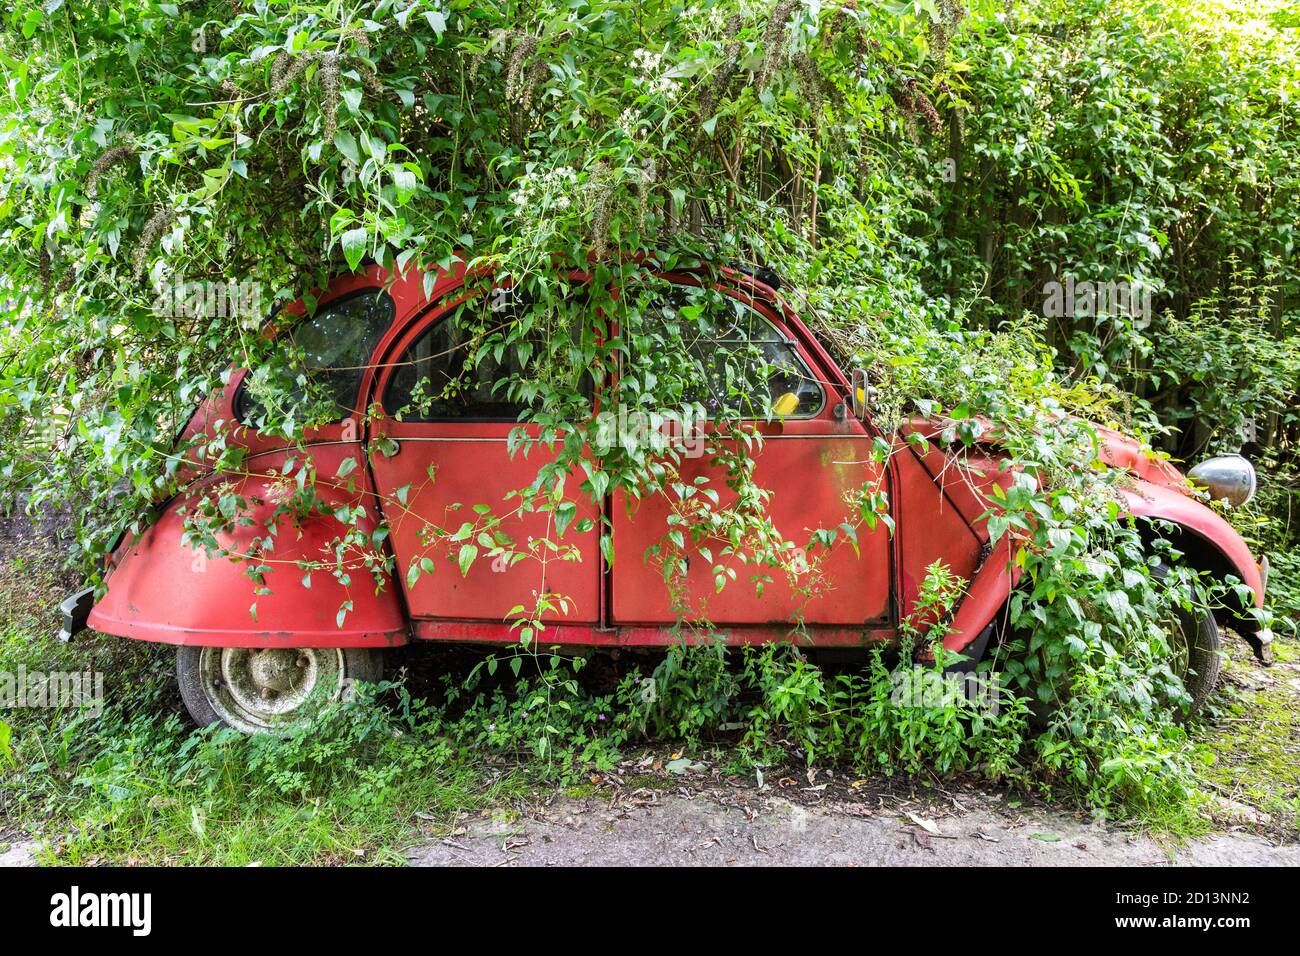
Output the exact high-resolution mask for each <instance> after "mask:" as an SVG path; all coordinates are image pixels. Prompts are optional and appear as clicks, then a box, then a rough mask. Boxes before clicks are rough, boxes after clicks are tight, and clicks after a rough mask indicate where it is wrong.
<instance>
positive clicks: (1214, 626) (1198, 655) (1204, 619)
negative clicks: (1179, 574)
mask: <svg viewBox="0 0 1300 956" xmlns="http://www.w3.org/2000/svg"><path fill="white" fill-rule="evenodd" d="M1168 573H1169V571H1168V568H1167V566H1166V565H1164V564H1159V565H1157V566H1156V567H1155V575H1156V577H1158V578H1163V577H1164V576H1165V575H1166V574H1168ZM1169 641H1170V646H1171V647H1172V648H1173V650H1174V653H1175V655H1176V657H1175V660H1174V661H1173V667H1172V670H1173V671H1174V674H1175V675H1176V676H1178V677H1179V678H1181V679H1182V681H1183V684H1184V686H1186V688H1187V693H1188V694H1189V695H1190V696H1191V698H1192V704H1191V707H1190V708H1188V715H1189V716H1190V715H1192V714H1195V713H1196V712H1197V711H1199V710H1200V709H1201V708H1202V707H1204V706H1205V702H1206V701H1207V700H1209V699H1210V695H1211V694H1213V693H1214V688H1215V687H1216V686H1217V685H1218V683H1219V672H1220V671H1221V670H1222V668H1223V656H1222V653H1221V651H1222V647H1223V639H1222V636H1221V634H1220V632H1219V623H1218V621H1216V620H1215V619H1214V614H1213V613H1211V612H1210V610H1209V608H1203V607H1198V608H1193V609H1191V610H1188V609H1187V608H1184V607H1178V608H1175V609H1174V621H1173V622H1171V627H1170V634H1169Z"/></svg>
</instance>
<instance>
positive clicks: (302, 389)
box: [235, 289, 396, 425]
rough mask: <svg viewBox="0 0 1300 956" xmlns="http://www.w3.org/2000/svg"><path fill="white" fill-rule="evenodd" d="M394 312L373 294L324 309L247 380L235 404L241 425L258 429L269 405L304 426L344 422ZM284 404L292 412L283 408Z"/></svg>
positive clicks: (371, 291) (379, 293) (300, 325)
mask: <svg viewBox="0 0 1300 956" xmlns="http://www.w3.org/2000/svg"><path fill="white" fill-rule="evenodd" d="M395 311H396V307H395V306H394V304H393V300H392V297H391V296H389V294H388V293H387V292H384V291H382V290H375V289H365V290H363V291H361V292H358V293H355V294H353V295H350V296H347V297H346V298H342V299H337V300H335V301H333V302H330V303H329V304H327V305H323V306H321V307H320V308H319V309H317V310H316V313H315V314H314V315H312V316H309V317H308V318H305V319H303V320H302V321H301V322H299V323H298V324H297V325H296V326H294V327H293V329H292V330H291V331H290V332H288V333H287V334H286V335H285V336H284V337H283V339H282V347H281V348H280V349H279V351H278V353H277V354H276V355H275V356H274V358H273V360H272V361H271V362H270V363H268V364H267V365H266V366H264V367H263V368H259V369H257V370H255V371H254V372H252V373H250V374H249V375H248V376H247V377H246V378H245V379H244V383H243V385H242V386H240V389H239V395H238V396H237V398H236V401H235V414H236V415H237V416H238V417H239V420H240V421H242V422H244V423H245V424H249V425H257V424H260V423H261V422H262V421H264V420H265V418H266V415H267V412H268V406H270V405H275V406H276V409H277V411H279V412H280V413H281V416H283V415H289V416H291V417H294V418H296V419H298V420H300V421H301V420H303V419H305V418H310V419H312V420H314V421H317V422H321V421H340V420H342V419H344V418H346V417H347V416H348V415H350V414H351V413H352V410H353V408H355V407H356V403H357V392H358V391H359V390H360V388H361V378H362V375H363V374H364V372H365V369H366V367H367V366H368V365H369V364H370V361H371V358H372V356H373V355H374V351H375V347H376V346H377V345H378V344H379V339H380V338H381V337H382V336H383V334H384V332H385V331H386V330H387V329H388V327H389V326H390V325H391V324H392V322H393V316H394V313H395ZM277 393H278V395H277ZM273 396H275V397H273ZM281 402H283V403H285V404H287V405H288V406H289V407H287V408H282V407H280V404H281Z"/></svg>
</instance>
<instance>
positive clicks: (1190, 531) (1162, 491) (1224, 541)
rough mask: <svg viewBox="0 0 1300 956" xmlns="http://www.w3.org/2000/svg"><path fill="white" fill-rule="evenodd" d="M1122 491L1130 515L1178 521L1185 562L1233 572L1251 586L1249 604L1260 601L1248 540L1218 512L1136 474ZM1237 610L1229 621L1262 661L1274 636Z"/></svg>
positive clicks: (1260, 585)
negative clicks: (1236, 614)
mask: <svg viewBox="0 0 1300 956" xmlns="http://www.w3.org/2000/svg"><path fill="white" fill-rule="evenodd" d="M1124 496H1125V498H1126V500H1127V505H1128V508H1127V511H1128V513H1129V514H1131V515H1133V516H1134V517H1136V518H1148V519H1158V520H1163V521H1168V522H1170V523H1171V524H1173V525H1175V526H1177V528H1178V529H1179V531H1180V532H1181V534H1182V536H1183V537H1182V540H1181V541H1179V543H1178V547H1179V550H1181V551H1182V552H1183V553H1184V554H1186V555H1187V560H1188V563H1189V564H1191V565H1192V566H1193V567H1195V568H1196V569H1197V570H1201V571H1210V572H1212V573H1214V574H1215V575H1216V576H1222V575H1224V574H1232V575H1235V576H1236V577H1238V578H1240V579H1241V581H1242V583H1244V584H1245V585H1246V586H1247V587H1249V588H1250V590H1251V593H1252V594H1253V595H1254V602H1253V606H1254V607H1256V608H1262V607H1263V606H1264V575H1263V573H1262V571H1261V570H1260V566H1259V565H1258V564H1257V563H1256V562H1255V556H1254V555H1253V554H1251V553H1250V547H1249V545H1247V544H1246V542H1245V541H1243V540H1242V538H1241V535H1239V534H1238V533H1237V531H1236V529H1235V528H1233V527H1232V525H1230V524H1228V522H1227V521H1225V520H1224V519H1223V517H1222V516H1220V515H1219V514H1218V513H1217V512H1215V511H1214V510H1213V509H1211V508H1209V507H1208V506H1206V505H1204V504H1202V503H1201V502H1200V501H1198V500H1196V499H1195V498H1193V497H1191V496H1190V495H1187V494H1184V493H1183V492H1182V491H1180V490H1179V489H1178V488H1176V487H1169V486H1167V485H1160V484H1154V483H1152V482H1150V481H1145V480H1143V479H1140V478H1139V479H1136V480H1135V481H1134V482H1133V484H1132V486H1130V487H1128V488H1126V489H1124ZM1236 610H1237V612H1238V615H1239V619H1238V620H1235V621H1233V624H1234V625H1235V629H1236V630H1238V631H1239V632H1240V633H1241V635H1242V636H1243V637H1244V638H1246V640H1247V641H1248V642H1249V643H1250V645H1251V648H1252V649H1253V650H1254V652H1255V656H1256V657H1258V658H1259V659H1260V660H1261V661H1262V660H1264V648H1265V647H1266V646H1267V645H1268V644H1269V642H1271V641H1272V640H1273V635H1272V632H1271V631H1269V630H1268V629H1267V628H1264V627H1262V626H1261V625H1260V623H1259V622H1258V621H1257V620H1256V619H1255V618H1253V617H1247V616H1245V615H1244V614H1243V613H1242V612H1245V611H1247V610H1248V608H1244V607H1238V608H1236Z"/></svg>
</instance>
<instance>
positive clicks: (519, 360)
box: [382, 290, 594, 422]
mask: <svg viewBox="0 0 1300 956" xmlns="http://www.w3.org/2000/svg"><path fill="white" fill-rule="evenodd" d="M501 292H502V290H495V291H494V294H493V299H492V300H491V303H492V304H491V306H490V312H489V315H490V319H489V320H488V324H487V326H486V327H485V326H484V325H483V323H482V322H481V321H477V320H476V318H475V316H473V315H472V314H471V313H470V309H471V308H472V307H475V305H476V304H471V303H462V304H461V305H460V306H458V307H457V308H455V309H453V310H452V311H450V312H448V313H447V314H446V315H443V316H440V317H439V318H437V319H435V320H434V321H433V323H432V324H431V325H430V326H429V327H428V328H427V329H426V330H425V331H424V332H423V333H422V334H421V335H420V336H419V337H418V338H417V339H416V340H415V341H414V342H412V343H411V345H410V346H409V347H408V348H407V349H406V351H405V352H404V353H403V354H402V356H401V358H400V359H399V360H398V362H397V367H396V368H395V369H394V371H393V376H392V378H391V379H390V380H389V382H388V385H387V387H386V388H385V389H384V395H383V401H382V404H383V407H384V411H385V412H387V413H388V414H389V415H392V416H393V417H394V418H396V419H398V420H399V421H405V422H437V421H456V420H466V421H500V422H507V421H508V422H517V421H519V420H520V419H521V418H522V417H523V415H524V413H525V412H526V411H528V410H529V408H530V407H531V406H530V405H529V404H528V403H527V402H525V401H522V400H520V397H519V391H520V389H519V388H517V387H512V386H519V385H521V384H523V385H524V388H523V389H522V390H523V391H524V392H528V391H529V390H530V389H529V387H528V384H529V383H528V376H529V375H533V374H536V373H537V372H538V369H537V368H536V365H537V363H536V362H533V363H532V364H529V363H528V360H529V359H530V358H535V357H537V356H540V355H542V354H544V351H545V350H544V348H543V345H542V343H541V341H540V340H537V337H538V336H544V335H545V334H547V333H546V332H545V331H544V330H543V328H541V327H538V328H537V329H536V330H535V332H536V334H535V335H529V336H525V337H523V338H522V339H521V340H520V341H517V342H512V343H510V344H506V343H504V342H503V340H502V337H501V334H500V333H501V330H500V328H499V326H501V325H502V324H503V323H504V324H509V323H512V322H515V321H518V320H519V319H520V318H521V317H522V316H523V315H525V314H526V313H527V312H528V310H529V309H530V308H531V306H530V305H529V303H528V302H526V301H523V300H520V299H517V298H515V297H513V296H511V295H509V294H508V293H505V294H500V295H499V293H501ZM498 298H499V301H498ZM583 301H584V297H583V296H581V295H576V296H575V297H574V298H573V299H572V300H571V302H572V308H574V309H577V310H579V313H578V315H577V318H578V320H579V321H578V322H575V323H573V325H572V328H571V334H572V335H573V336H574V337H575V339H576V337H577V336H579V335H580V334H581V328H580V320H581V311H580V310H581V309H582V308H583V305H582V303H583ZM543 324H545V323H543ZM575 344H576V343H575ZM560 374H561V375H564V374H567V373H565V372H564V371H563V370H561V371H560ZM570 377H573V376H570ZM576 378H577V381H576V382H575V383H573V384H572V391H573V392H574V394H575V400H576V401H579V402H584V403H585V404H586V405H588V407H589V406H590V403H591V396H592V394H593V392H594V388H593V382H592V378H591V375H590V374H589V373H584V374H581V375H580V376H577V377H576ZM554 384H556V383H552V385H554Z"/></svg>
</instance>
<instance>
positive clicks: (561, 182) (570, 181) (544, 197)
mask: <svg viewBox="0 0 1300 956" xmlns="http://www.w3.org/2000/svg"><path fill="white" fill-rule="evenodd" d="M577 188H578V173H577V171H576V170H574V169H573V168H572V167H569V166H557V167H555V168H554V169H551V170H547V171H546V172H544V173H540V174H539V173H538V172H537V171H535V170H534V171H531V172H527V173H524V175H522V176H520V177H519V179H517V180H516V181H515V188H514V190H513V191H512V192H511V193H510V201H511V202H513V203H514V204H515V206H516V209H515V212H516V214H518V215H523V214H524V213H525V212H527V211H529V210H543V209H552V210H555V211H557V212H563V211H564V210H566V209H568V208H569V206H570V205H571V204H572V203H573V198H572V194H573V192H574V191H575V190H576V189H577Z"/></svg>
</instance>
